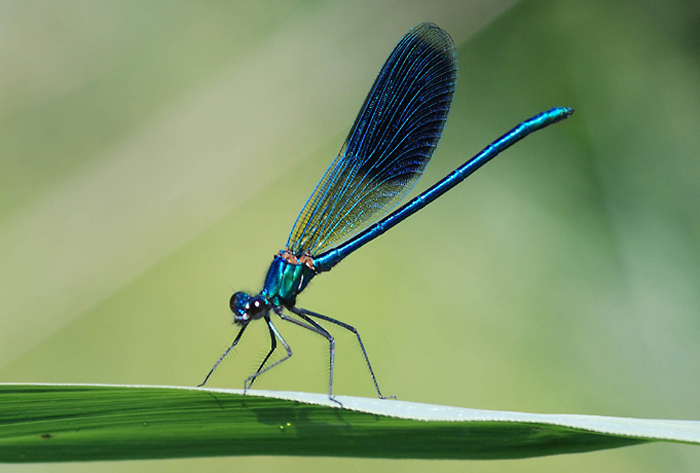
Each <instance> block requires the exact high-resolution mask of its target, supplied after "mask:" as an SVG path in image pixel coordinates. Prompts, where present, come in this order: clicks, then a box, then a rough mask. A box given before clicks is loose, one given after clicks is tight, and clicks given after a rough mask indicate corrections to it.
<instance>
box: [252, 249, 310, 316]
mask: <svg viewBox="0 0 700 473" xmlns="http://www.w3.org/2000/svg"><path fill="white" fill-rule="evenodd" d="M314 275H315V272H314V270H312V269H311V268H309V267H308V266H307V265H305V264H303V263H293V262H290V261H287V260H285V259H284V258H282V257H281V256H279V255H276V256H275V258H274V259H273V260H272V264H271V265H270V269H269V270H268V271H267V276H266V277H265V286H264V287H263V290H262V292H261V293H260V294H261V295H262V296H264V297H265V298H266V299H267V300H268V301H269V302H270V303H271V304H272V305H274V306H279V305H294V302H295V299H296V296H297V294H299V293H300V292H301V291H303V290H304V288H305V287H306V285H307V284H309V281H311V278H313V277H314Z"/></svg>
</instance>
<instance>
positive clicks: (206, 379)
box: [197, 324, 248, 388]
mask: <svg viewBox="0 0 700 473" xmlns="http://www.w3.org/2000/svg"><path fill="white" fill-rule="evenodd" d="M247 326H248V325H247V324H246V325H244V326H243V328H241V330H240V331H239V332H238V335H236V338H235V339H234V340H233V343H231V346H230V347H228V348H227V349H226V351H225V352H224V354H223V355H221V357H220V358H219V360H218V361H217V362H216V364H214V367H213V368H212V369H211V371H209V374H208V375H207V377H206V378H204V381H202V384H200V385H198V386H197V387H198V388H201V387H202V386H204V385H205V384H207V381H209V377H210V376H211V375H212V373H213V372H214V370H215V369H216V368H218V367H219V365H220V364H221V362H222V361H224V358H226V355H228V354H229V352H230V351H231V350H233V347H235V346H236V345H238V341H239V340H240V339H241V337H242V336H243V332H244V331H245V329H246V327H247Z"/></svg>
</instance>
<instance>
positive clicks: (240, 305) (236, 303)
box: [229, 292, 252, 315]
mask: <svg viewBox="0 0 700 473" xmlns="http://www.w3.org/2000/svg"><path fill="white" fill-rule="evenodd" d="M251 299H252V298H251V297H250V296H249V295H248V294H246V293H245V292H236V293H235V294H234V295H232V296H231V301H230V302H229V305H230V307H231V312H233V313H234V314H240V315H243V314H244V313H245V312H246V309H247V307H246V306H247V305H248V303H249V302H250V300H251Z"/></svg>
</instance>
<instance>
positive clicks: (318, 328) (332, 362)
mask: <svg viewBox="0 0 700 473" xmlns="http://www.w3.org/2000/svg"><path fill="white" fill-rule="evenodd" d="M289 310H290V311H292V313H294V314H296V315H298V316H299V317H301V318H302V319H303V320H304V321H305V322H307V323H304V322H301V321H299V320H296V319H293V318H291V317H289V316H286V315H284V314H283V313H282V311H281V310H280V311H275V312H276V313H277V315H279V316H280V318H281V319H282V320H286V321H287V322H292V323H294V324H297V325H298V326H300V327H304V328H305V329H307V330H311V331H312V332H314V333H317V334H319V335H321V336H322V337H324V338H325V339H326V340H328V343H329V344H330V367H331V369H330V380H329V383H328V399H330V400H331V401H333V402H335V403H337V404H339V405H340V406H341V407H342V406H343V405H342V404H341V403H340V401H336V399H335V396H333V367H334V365H335V339H334V338H333V336H332V335H331V334H330V333H328V331H327V330H326V329H324V328H323V327H321V326H320V325H319V324H318V323H316V322H315V321H313V320H311V319H310V318H308V317H307V316H306V315H305V314H301V313H297V312H296V311H295V310H294V308H290V309H289Z"/></svg>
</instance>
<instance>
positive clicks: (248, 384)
mask: <svg viewBox="0 0 700 473" xmlns="http://www.w3.org/2000/svg"><path fill="white" fill-rule="evenodd" d="M265 322H266V323H267V327H268V329H269V331H270V340H271V342H270V346H272V345H273V344H275V345H276V343H277V342H275V341H274V338H275V337H277V338H279V340H280V343H282V346H283V347H284V349H285V350H287V355H286V356H285V357H284V358H282V359H281V360H277V361H275V362H274V363H272V364H271V365H270V366H268V367H267V368H263V369H259V370H258V371H257V372H255V373H253V374H252V375H250V376H248V377H247V378H246V379H245V381H244V382H243V392H245V391H247V390H248V389H250V387H251V386H252V385H253V381H255V379H256V378H257V377H258V376H260V375H261V374H263V373H265V372H266V371H270V370H271V369H272V368H274V367H275V366H277V365H279V364H280V363H282V362H283V361H287V360H288V359H290V358H291V357H292V349H291V348H290V347H289V344H288V343H287V341H286V340H285V339H284V337H282V335H280V333H279V332H278V331H277V327H275V325H274V324H273V323H272V320H270V316H269V315H266V316H265ZM271 352H272V351H270V353H271ZM268 355H269V354H268ZM266 361H267V357H266V359H265V361H263V365H264V364H265V362H266ZM261 367H262V365H261Z"/></svg>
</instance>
